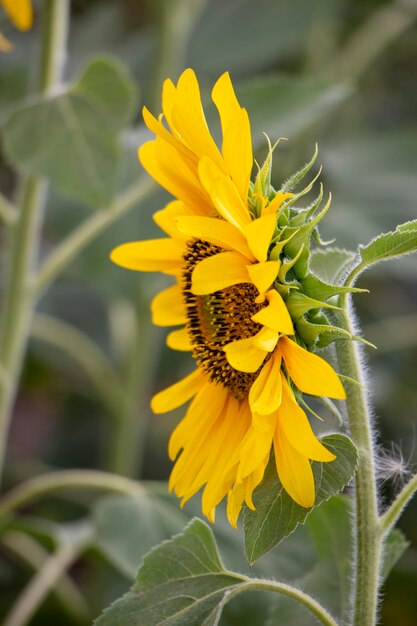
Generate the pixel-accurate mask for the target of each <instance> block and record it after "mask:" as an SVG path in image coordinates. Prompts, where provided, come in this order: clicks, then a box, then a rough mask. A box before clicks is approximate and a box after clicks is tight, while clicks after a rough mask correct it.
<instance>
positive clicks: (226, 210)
mask: <svg viewBox="0 0 417 626" xmlns="http://www.w3.org/2000/svg"><path fill="white" fill-rule="evenodd" d="M210 197H211V200H212V202H213V204H214V206H215V207H216V209H217V211H218V212H219V214H220V215H221V216H222V217H224V219H225V220H227V221H228V222H230V223H231V224H233V225H234V226H236V228H239V229H240V230H242V229H243V228H244V226H245V225H246V224H249V222H250V221H251V217H250V214H249V211H248V208H247V206H246V205H245V204H244V202H243V200H242V198H241V197H240V195H239V192H238V190H237V188H236V185H235V184H234V182H233V181H232V180H231V179H230V178H229V177H228V176H222V177H221V178H217V179H216V180H215V181H214V182H213V184H212V186H211V190H210Z"/></svg>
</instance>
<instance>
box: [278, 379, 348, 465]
mask: <svg viewBox="0 0 417 626" xmlns="http://www.w3.org/2000/svg"><path fill="white" fill-rule="evenodd" d="M282 387H283V389H282V402H281V406H280V408H279V411H278V422H279V425H280V428H281V429H282V432H283V434H284V435H285V437H286V439H288V441H289V442H290V444H291V445H292V446H293V447H294V448H295V449H296V450H297V451H298V452H300V454H303V455H304V456H306V457H308V458H309V459H312V460H313V461H322V462H328V461H334V459H335V458H336V457H335V455H334V454H332V453H331V452H329V450H327V448H325V447H324V446H323V445H322V444H321V443H320V441H319V440H318V439H317V437H316V435H315V434H314V432H313V429H312V428H311V426H310V422H309V421H308V419H307V416H306V414H305V413H304V411H303V410H302V409H301V408H300V407H299V406H298V404H297V403H296V402H295V400H294V397H293V395H292V393H291V390H290V388H289V387H288V383H287V381H286V380H285V377H284V376H282Z"/></svg>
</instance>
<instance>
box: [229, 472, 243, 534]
mask: <svg viewBox="0 0 417 626" xmlns="http://www.w3.org/2000/svg"><path fill="white" fill-rule="evenodd" d="M245 491H246V483H245V482H241V483H235V484H234V485H233V488H232V489H231V490H230V491H229V494H228V496H227V508H226V513H227V519H228V520H229V523H230V525H231V526H232V527H233V528H237V520H238V517H239V515H240V512H241V510H242V505H243V501H244V499H245Z"/></svg>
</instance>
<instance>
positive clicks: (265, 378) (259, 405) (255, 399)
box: [249, 352, 282, 415]
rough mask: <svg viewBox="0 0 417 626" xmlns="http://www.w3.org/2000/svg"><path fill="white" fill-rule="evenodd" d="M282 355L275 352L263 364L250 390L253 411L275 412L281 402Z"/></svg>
mask: <svg viewBox="0 0 417 626" xmlns="http://www.w3.org/2000/svg"><path fill="white" fill-rule="evenodd" d="M280 370H281V355H280V354H278V353H276V352H274V354H273V355H272V356H271V358H270V359H269V360H268V361H267V362H266V363H265V365H264V366H263V368H262V370H261V372H260V374H259V376H258V377H257V379H256V380H255V382H254V383H253V385H252V387H251V388H250V391H249V404H250V407H251V410H252V412H253V413H260V414H262V415H265V414H269V413H273V412H274V411H276V410H277V409H278V407H279V406H280V404H281V395H282V379H281V374H280Z"/></svg>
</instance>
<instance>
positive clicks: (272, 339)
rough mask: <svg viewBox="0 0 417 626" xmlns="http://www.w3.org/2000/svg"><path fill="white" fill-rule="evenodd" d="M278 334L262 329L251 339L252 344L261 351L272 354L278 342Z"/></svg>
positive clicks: (268, 329) (269, 329)
mask: <svg viewBox="0 0 417 626" xmlns="http://www.w3.org/2000/svg"><path fill="white" fill-rule="evenodd" d="M278 337H279V333H277V332H276V330H272V328H266V327H264V328H262V329H261V330H260V331H259V333H257V334H256V335H255V336H254V337H253V343H254V345H255V346H257V347H258V348H261V350H266V351H267V352H272V350H273V349H274V348H275V346H276V345H277V342H278Z"/></svg>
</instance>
